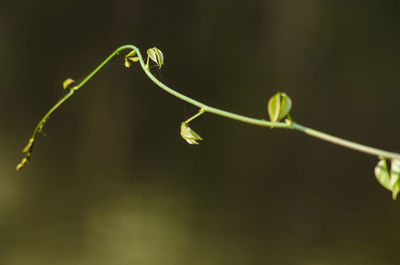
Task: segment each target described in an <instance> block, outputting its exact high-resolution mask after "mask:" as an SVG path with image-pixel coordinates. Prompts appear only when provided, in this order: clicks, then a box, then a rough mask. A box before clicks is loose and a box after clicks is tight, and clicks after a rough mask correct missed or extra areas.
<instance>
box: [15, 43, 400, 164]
mask: <svg viewBox="0 0 400 265" xmlns="http://www.w3.org/2000/svg"><path fill="white" fill-rule="evenodd" d="M124 50H131V51H132V50H134V51H135V52H136V55H137V57H138V60H139V62H140V65H141V67H142V69H143V71H144V72H145V73H146V75H147V76H148V77H149V78H150V80H152V81H153V82H154V83H155V84H156V85H157V86H159V87H160V88H161V89H163V90H165V91H166V92H168V93H170V94H171V95H173V96H175V97H177V98H179V99H181V100H183V101H185V102H187V103H190V104H192V105H194V106H196V107H198V108H200V110H201V111H200V112H199V113H200V115H201V114H203V113H212V114H215V115H218V116H222V117H225V118H229V119H233V120H237V121H240V122H243V123H248V124H253V125H257V126H262V127H269V128H273V127H274V128H282V129H292V130H297V131H300V132H303V133H305V134H307V135H310V136H313V137H316V138H319V139H321V140H324V141H327V142H330V143H333V144H337V145H341V146H343V147H346V148H349V149H353V150H356V151H359V152H363V153H366V154H370V155H374V156H377V157H380V158H386V159H396V160H400V154H399V153H394V152H388V151H385V150H381V149H378V148H374V147H370V146H366V145H362V144H359V143H355V142H352V141H348V140H345V139H342V138H339V137H336V136H332V135H329V134H326V133H323V132H320V131H317V130H314V129H311V128H307V127H305V126H303V125H300V124H298V123H295V122H293V121H291V120H290V121H288V122H271V121H266V120H264V119H255V118H251V117H247V116H243V115H240V114H236V113H232V112H229V111H225V110H222V109H218V108H215V107H211V106H208V105H206V104H204V103H201V102H199V101H197V100H194V99H192V98H190V97H188V96H185V95H183V94H181V93H179V92H177V91H175V90H173V89H172V88H170V87H168V86H167V85H165V84H163V83H162V82H160V81H159V80H158V79H157V78H156V77H155V76H154V75H153V74H152V73H151V72H150V69H149V67H148V64H149V62H148V59H149V57H147V61H146V62H145V60H144V59H143V57H142V54H141V53H140V50H139V49H138V48H137V47H136V46H134V45H124V46H121V47H119V48H118V49H116V50H115V51H114V52H113V53H112V54H110V55H109V56H108V57H107V58H106V59H105V60H104V61H103V62H102V63H101V64H100V65H99V66H97V67H96V68H95V69H94V70H93V71H92V72H91V73H90V74H89V75H88V76H87V77H86V78H85V79H84V80H83V81H82V82H80V83H79V84H78V85H76V86H73V87H72V88H69V91H68V93H67V94H65V96H64V97H63V98H61V99H60V100H59V101H58V102H57V103H56V104H55V105H54V106H53V107H52V108H51V109H50V110H49V111H48V112H47V113H46V114H45V115H44V116H43V118H42V119H41V120H40V121H39V123H38V124H37V126H36V128H35V130H34V131H33V134H32V137H31V138H30V139H29V142H28V145H27V146H26V147H25V148H24V150H23V152H25V153H26V156H25V157H24V158H23V159H22V161H21V162H20V163H19V164H18V165H17V170H19V169H21V168H22V167H23V166H24V165H25V164H26V163H27V162H28V161H29V159H30V157H31V152H32V148H33V144H34V142H35V140H36V137H37V135H38V133H39V132H41V130H42V128H43V126H44V124H45V123H46V121H47V119H48V118H49V117H50V116H51V115H52V114H53V113H54V112H55V111H56V110H57V109H58V108H59V107H60V106H61V105H62V104H63V103H64V102H65V101H67V100H68V99H69V98H70V97H71V96H72V95H73V94H74V93H75V92H76V91H77V90H79V89H80V88H81V87H82V86H83V85H85V84H86V83H87V82H88V81H89V80H90V79H91V78H92V77H93V76H94V75H96V74H97V73H98V72H99V71H100V70H101V69H102V68H103V67H104V66H105V65H106V64H107V63H108V62H109V61H110V60H111V59H112V58H113V57H115V56H116V55H118V54H119V53H120V52H121V51H124ZM196 117H197V116H196ZM190 120H192V119H190ZM187 122H188V121H187Z"/></svg>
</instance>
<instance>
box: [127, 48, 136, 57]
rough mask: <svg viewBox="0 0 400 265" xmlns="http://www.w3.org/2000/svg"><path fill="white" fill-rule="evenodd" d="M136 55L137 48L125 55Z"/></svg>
mask: <svg viewBox="0 0 400 265" xmlns="http://www.w3.org/2000/svg"><path fill="white" fill-rule="evenodd" d="M135 55H136V51H135V50H132V51H131V52H130V53H128V54H127V55H126V56H125V58H129V57H133V56H135Z"/></svg>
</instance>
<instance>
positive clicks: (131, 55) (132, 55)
mask: <svg viewBox="0 0 400 265" xmlns="http://www.w3.org/2000/svg"><path fill="white" fill-rule="evenodd" d="M128 60H130V61H132V62H138V61H139V57H137V56H136V51H135V50H132V51H131V52H130V53H128V54H127V55H126V56H125V67H127V68H128V67H130V66H131V64H130V62H129V61H128Z"/></svg>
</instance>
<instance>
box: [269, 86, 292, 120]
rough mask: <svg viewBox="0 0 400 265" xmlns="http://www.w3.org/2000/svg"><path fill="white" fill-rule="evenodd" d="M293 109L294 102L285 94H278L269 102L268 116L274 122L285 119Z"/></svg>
mask: <svg viewBox="0 0 400 265" xmlns="http://www.w3.org/2000/svg"><path fill="white" fill-rule="evenodd" d="M291 108H292V100H291V99H290V97H289V96H288V95H286V94H285V93H281V92H278V93H276V94H275V95H274V96H273V97H272V98H271V99H270V100H269V101H268V114H269V118H270V120H271V121H272V122H278V121H280V120H282V119H283V118H285V117H286V116H287V115H288V114H289V112H290V110H291Z"/></svg>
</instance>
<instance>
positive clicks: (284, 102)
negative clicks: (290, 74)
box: [279, 93, 292, 120]
mask: <svg viewBox="0 0 400 265" xmlns="http://www.w3.org/2000/svg"><path fill="white" fill-rule="evenodd" d="M291 109H292V100H291V99H290V98H289V96H288V95H286V94H285V93H282V94H281V111H280V113H279V120H281V119H283V118H285V117H286V116H287V115H288V114H289V112H290V110H291Z"/></svg>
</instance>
